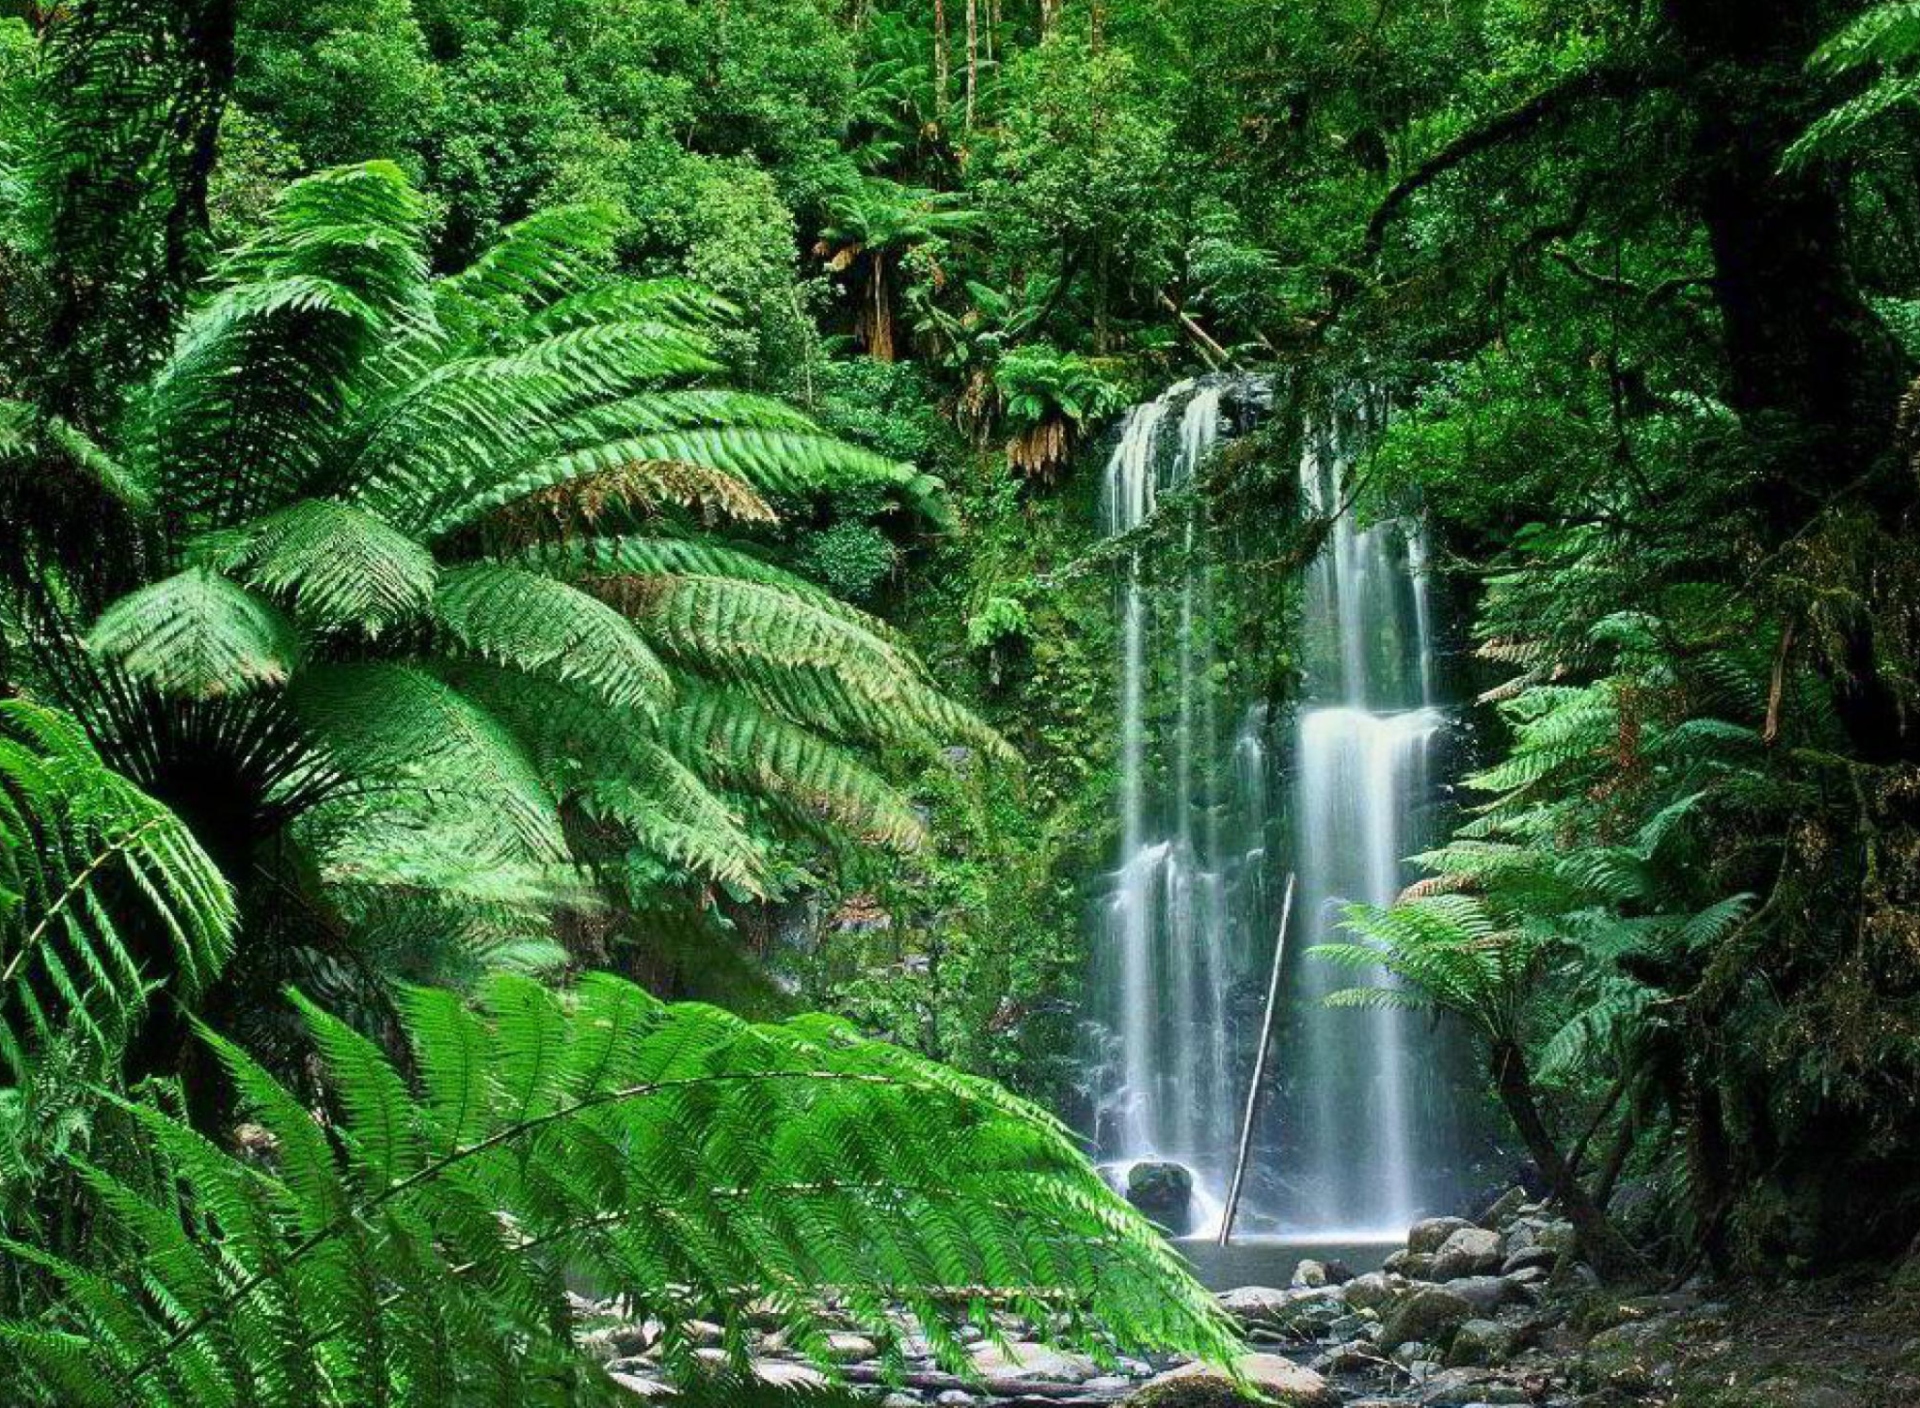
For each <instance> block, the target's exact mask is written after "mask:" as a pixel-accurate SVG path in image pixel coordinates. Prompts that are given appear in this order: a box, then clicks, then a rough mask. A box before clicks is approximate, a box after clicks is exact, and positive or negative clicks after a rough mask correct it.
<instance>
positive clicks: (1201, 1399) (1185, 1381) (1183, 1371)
mask: <svg viewBox="0 0 1920 1408" xmlns="http://www.w3.org/2000/svg"><path fill="white" fill-rule="evenodd" d="M1233 1366H1234V1368H1235V1369H1237V1370H1238V1371H1239V1373H1240V1376H1241V1377H1242V1378H1244V1379H1246V1380H1247V1382H1249V1383H1250V1384H1252V1385H1253V1386H1254V1388H1256V1389H1257V1390H1258V1391H1259V1393H1260V1395H1261V1396H1262V1397H1263V1398H1264V1399H1266V1401H1267V1402H1268V1403H1271V1404H1277V1405H1279V1408H1334V1405H1335V1404H1336V1403H1338V1402H1339V1398H1338V1395H1336V1394H1335V1393H1334V1391H1333V1388H1332V1387H1331V1385H1329V1384H1328V1383H1327V1381H1326V1380H1325V1379H1323V1378H1321V1377H1320V1376H1319V1375H1318V1374H1316V1373H1314V1371H1313V1370H1311V1369H1307V1368H1302V1367H1301V1366H1300V1365H1298V1364H1295V1363H1294V1362H1293V1361H1292V1360H1291V1359H1282V1358H1281V1357H1280V1356H1279V1355H1277V1354H1243V1355H1241V1356H1240V1357H1239V1358H1238V1359H1236V1360H1234V1362H1233ZM1123 1402H1124V1405H1125V1408H1259V1400H1257V1399H1253V1398H1248V1397H1247V1396H1246V1395H1245V1394H1242V1393H1241V1392H1239V1390H1237V1389H1236V1388H1235V1387H1234V1385H1233V1380H1232V1379H1230V1378H1228V1377H1227V1376H1226V1374H1225V1373H1223V1372H1222V1371H1220V1370H1219V1369H1217V1368H1215V1367H1214V1366H1213V1365H1211V1364H1186V1365H1182V1366H1181V1367H1180V1368H1178V1369H1169V1370H1168V1371H1167V1372H1166V1373H1164V1374H1160V1375H1158V1376H1157V1377H1155V1378H1152V1379H1149V1380H1148V1381H1147V1382H1146V1383H1145V1384H1144V1385H1142V1386H1141V1388H1140V1390H1139V1391H1138V1392H1137V1393H1135V1394H1133V1395H1132V1396H1131V1397H1129V1398H1127V1399H1125V1400H1123Z"/></svg>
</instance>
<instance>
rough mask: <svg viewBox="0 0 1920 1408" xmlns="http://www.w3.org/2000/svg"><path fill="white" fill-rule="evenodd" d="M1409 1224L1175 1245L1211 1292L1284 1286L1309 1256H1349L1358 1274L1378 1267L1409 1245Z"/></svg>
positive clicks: (1185, 1240) (1194, 1240) (1337, 1258)
mask: <svg viewBox="0 0 1920 1408" xmlns="http://www.w3.org/2000/svg"><path fill="white" fill-rule="evenodd" d="M1406 1242H1407V1233H1406V1229H1405V1228H1400V1229H1399V1230H1397V1231H1394V1232H1386V1231H1380V1232H1371V1231H1358V1232H1353V1233H1347V1234H1344V1235H1343V1234H1342V1233H1339V1232H1333V1233H1329V1234H1316V1235H1313V1236H1307V1237H1235V1238H1234V1239H1233V1241H1232V1242H1231V1243H1229V1244H1228V1245H1227V1246H1224V1247H1222V1246H1217V1245H1215V1243H1214V1240H1213V1238H1211V1237H1205V1238H1201V1237H1190V1238H1182V1239H1180V1240H1178V1241H1176V1242H1174V1244H1173V1245H1174V1249H1175V1250H1176V1251H1178V1252H1179V1253H1180V1255H1181V1256H1182V1257H1183V1258H1185V1260H1186V1262H1187V1265H1188V1266H1189V1267H1191V1268H1192V1270H1193V1274H1194V1275H1195V1276H1196V1277H1198V1278H1199V1280H1200V1284H1201V1285H1203V1286H1205V1287H1206V1288H1207V1289H1208V1290H1210V1291H1231V1290H1234V1289H1236V1288H1238V1287H1241V1286H1285V1285H1286V1284H1287V1283H1288V1282H1289V1281H1291V1280H1292V1279H1293V1273H1294V1269H1295V1268H1296V1267H1298V1266H1299V1265H1300V1263H1301V1262H1303V1261H1306V1260H1309V1259H1311V1260H1313V1261H1344V1262H1345V1263H1346V1264H1347V1266H1348V1268H1349V1269H1350V1270H1351V1271H1352V1272H1353V1273H1354V1274H1355V1275H1356V1276H1362V1275H1365V1274H1366V1273H1367V1272H1369V1271H1378V1270H1379V1269H1380V1263H1381V1262H1383V1261H1385V1260H1386V1259H1387V1258H1388V1257H1389V1256H1391V1255H1392V1254H1393V1253H1394V1252H1396V1251H1398V1250H1399V1249H1400V1248H1401V1247H1403V1246H1405V1245H1406Z"/></svg>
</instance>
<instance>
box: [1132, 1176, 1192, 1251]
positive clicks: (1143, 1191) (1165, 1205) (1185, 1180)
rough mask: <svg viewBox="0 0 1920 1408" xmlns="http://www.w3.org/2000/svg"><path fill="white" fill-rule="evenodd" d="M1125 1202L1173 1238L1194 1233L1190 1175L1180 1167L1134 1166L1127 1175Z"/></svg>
mask: <svg viewBox="0 0 1920 1408" xmlns="http://www.w3.org/2000/svg"><path fill="white" fill-rule="evenodd" d="M1127 1201H1128V1202H1130V1203H1132V1204H1133V1205H1134V1206H1135V1207H1136V1208H1138V1209H1140V1211H1141V1212H1143V1213H1145V1214H1146V1215H1147V1216H1148V1217H1150V1218H1152V1219H1153V1220H1154V1221H1155V1222H1157V1223H1159V1224H1160V1225H1161V1226H1162V1227H1164V1228H1166V1229H1167V1230H1168V1231H1169V1232H1172V1233H1173V1234H1174V1235H1175V1236H1176V1237H1184V1236H1185V1235H1187V1233H1189V1232H1191V1231H1193V1174H1192V1173H1190V1172H1189V1171H1188V1170H1187V1168H1186V1167H1185V1166H1184V1165H1182V1164H1173V1163H1155V1162H1143V1163H1137V1164H1135V1165H1134V1166H1133V1167H1132V1168H1131V1169H1130V1170H1128V1172H1127Z"/></svg>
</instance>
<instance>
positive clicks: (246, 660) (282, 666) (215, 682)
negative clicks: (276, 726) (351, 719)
mask: <svg viewBox="0 0 1920 1408" xmlns="http://www.w3.org/2000/svg"><path fill="white" fill-rule="evenodd" d="M87 644H88V647H89V648H90V649H91V650H93V652H94V653H95V654H97V655H99V656H100V657H101V658H103V659H106V660H111V661H113V662H115V663H116V664H117V665H119V667H120V668H121V669H122V670H124V671H126V673H127V674H128V675H129V676H131V677H132V678H133V679H136V680H139V681H141V682H143V683H145V684H148V685H151V686H152V687H153V688H154V689H156V690H159V691H160V692H161V693H162V694H170V695H177V696H180V697H183V698H189V699H212V698H216V697H219V696H221V695H227V694H243V693H246V692H247V691H249V690H254V689H259V688H262V687H263V686H270V685H281V684H285V683H286V681H287V680H288V678H289V677H290V676H291V675H292V673H293V671H294V668H295V666H296V664H297V663H298V661H299V658H300V640H299V636H298V633H297V632H296V631H295V630H294V627H293V623H292V622H291V621H289V620H288V619H287V617H286V616H285V615H284V614H283V613H282V612H281V611H280V609H279V608H278V607H276V606H275V605H274V604H273V603H272V602H270V601H267V600H266V599H265V598H263V597H259V596H255V595H254V594H253V593H252V592H250V591H248V590H247V589H246V588H245V587H242V586H239V585H237V584H235V583H233V582H230V581H228V580H227V579H226V578H225V577H222V576H220V575H219V574H218V573H215V572H211V571H209V570H207V569H206V568H202V567H191V568H188V569H187V570H186V571H184V572H180V573H176V574H175V575H174V576H171V577H167V578H165V579H163V580H161V581H158V582H155V583H154V584H153V585H152V586H149V587H142V588H141V589H140V590H139V591H136V592H132V593H129V594H128V595H126V596H124V597H122V598H120V600H118V601H116V602H115V603H114V604H113V605H112V606H110V607H108V608H107V610H106V611H105V612H103V613H102V614H101V617H100V619H99V620H98V621H97V622H95V623H94V626H93V630H92V631H91V632H90V633H89V634H88V637H87Z"/></svg>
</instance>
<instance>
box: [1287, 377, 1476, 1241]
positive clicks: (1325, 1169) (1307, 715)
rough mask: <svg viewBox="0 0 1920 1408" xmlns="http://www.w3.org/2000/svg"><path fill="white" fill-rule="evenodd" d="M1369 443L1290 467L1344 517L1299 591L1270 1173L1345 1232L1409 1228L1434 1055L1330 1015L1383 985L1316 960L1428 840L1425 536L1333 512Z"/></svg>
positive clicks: (1401, 1036)
mask: <svg viewBox="0 0 1920 1408" xmlns="http://www.w3.org/2000/svg"><path fill="white" fill-rule="evenodd" d="M1365 433H1366V418H1365V416H1364V414H1362V415H1360V416H1356V417H1355V418H1354V419H1353V421H1352V422H1350V423H1345V422H1342V421H1341V420H1339V419H1334V420H1332V421H1331V423H1328V422H1322V423H1320V424H1318V425H1314V426H1311V427H1310V428H1309V430H1308V432H1307V434H1306V437H1305V445H1304V446H1303V450H1302V455H1301V465H1300V485H1301V492H1302V495H1303V497H1304V499H1305V501H1306V502H1305V507H1306V509H1307V511H1308V512H1310V513H1313V514H1317V515H1328V514H1337V515H1338V516H1337V518H1336V519H1335V521H1334V524H1333V529H1332V532H1331V534H1330V541H1329V542H1328V544H1327V546H1326V548H1325V549H1324V550H1323V551H1322V553H1321V555H1320V557H1319V559H1318V560H1317V561H1316V562H1315V563H1314V564H1313V566H1312V567H1311V568H1310V569H1309V572H1308V579H1307V583H1306V602H1305V614H1304V621H1303V626H1304V631H1305V641H1304V645H1305V648H1306V649H1305V655H1306V666H1307V680H1306V703H1305V705H1304V707H1303V708H1302V710H1301V713H1300V716H1299V723H1298V738H1297V742H1296V745H1295V751H1296V758H1295V778H1294V834H1295V840H1296V846H1295V849H1296V852H1297V855H1298V861H1297V864H1298V866H1299V872H1300V889H1301V900H1302V905H1301V917H1302V923H1301V927H1300V931H1299V932H1298V933H1297V934H1296V935H1295V937H1296V939H1297V940H1299V941H1300V942H1299V945H1298V947H1297V948H1296V949H1295V953H1296V955H1297V957H1295V958H1294V959H1293V960H1292V961H1291V963H1290V965H1289V966H1290V972H1291V977H1292V980H1293V981H1292V985H1291V991H1292V993H1293V994H1294V998H1295V1000H1294V1002H1293V1003H1292V1004H1291V1005H1290V1009H1289V1010H1290V1014H1291V1020H1292V1029H1291V1030H1290V1031H1289V1032H1288V1033H1287V1034H1286V1037H1285V1041H1286V1045H1287V1047H1288V1049H1289V1050H1290V1051H1291V1052H1292V1053H1293V1059H1294V1060H1295V1062H1296V1063H1297V1070H1296V1076H1297V1079H1296V1080H1295V1081H1294V1082H1293V1083H1292V1084H1291V1085H1290V1087H1289V1091H1288V1095H1289V1098H1288V1099H1287V1100H1286V1101H1285V1102H1284V1105H1283V1109H1282V1116H1281V1117H1282V1123H1283V1130H1282V1134H1281V1142H1280V1165H1281V1168H1282V1172H1283V1181H1284V1185H1285V1187H1286V1189H1287V1192H1288V1195H1289V1200H1290V1201H1291V1202H1292V1204H1293V1206H1292V1207H1290V1208H1289V1209H1287V1212H1286V1220H1287V1221H1288V1222H1290V1223H1295V1224H1297V1225H1302V1226H1305V1227H1309V1228H1313V1229H1317V1230H1321V1231H1326V1232H1338V1233H1341V1234H1354V1233H1360V1234H1364V1233H1368V1232H1373V1231H1387V1230H1395V1229H1399V1228H1403V1227H1405V1226H1406V1225H1407V1223H1408V1222H1409V1221H1411V1220H1412V1219H1413V1218H1414V1217H1416V1216H1417V1215H1418V1214H1419V1213H1420V1211H1421V1203H1422V1198H1421V1193H1420V1190H1421V1187H1422V1185H1423V1183H1426V1184H1429V1185H1430V1184H1431V1180H1432V1177H1433V1175H1434V1174H1435V1173H1436V1172H1437V1170H1436V1169H1434V1168H1433V1166H1432V1164H1433V1159H1432V1155H1431V1146H1432V1144H1433V1139H1432V1137H1431V1136H1432V1134H1433V1131H1432V1129H1431V1128H1430V1126H1431V1123H1432V1121H1431V1118H1430V1116H1429V1113H1428V1111H1427V1110H1426V1109H1425V1108H1424V1107H1425V1105H1426V1103H1427V1102H1425V1101H1423V1100H1421V1099H1420V1098H1419V1097H1418V1095H1417V1093H1416V1092H1417V1089H1418V1087H1419V1084H1420V1082H1419V1080H1418V1075H1419V1072H1418V1071H1417V1070H1416V1062H1421V1063H1428V1064H1430V1059H1431V1056H1432V1055H1433V1053H1432V1052H1431V1051H1430V1050H1428V1051H1421V1050H1417V1049H1416V1048H1417V1047H1419V1046H1420V1045H1421V1044H1422V1040H1423V1032H1424V1030H1425V1028H1424V1026H1423V1024H1421V1023H1420V1022H1418V1021H1417V1020H1415V1019H1414V1018H1413V1016H1412V1014H1409V1013H1406V1012H1401V1011H1393V1010H1377V1011H1358V1010H1351V1009H1346V1010H1328V1009H1327V1008H1326V1007H1325V1005H1324V999H1325V998H1326V996H1327V995H1328V994H1329V993H1331V992H1333V991H1335V990H1337V989H1339V988H1343V987H1351V986H1354V985H1355V984H1356V983H1357V982H1378V981H1382V979H1379V978H1374V977H1371V976H1369V975H1365V974H1362V975H1359V976H1356V975H1355V974H1353V973H1352V972H1350V971H1348V970H1345V969H1340V968H1336V967H1333V966H1332V965H1329V964H1327V963H1326V962H1324V961H1323V960H1319V959H1316V958H1314V957H1313V956H1312V955H1311V954H1310V953H1309V952H1308V950H1309V949H1311V947H1312V946H1313V945H1314V944H1317V943H1324V942H1329V941H1338V940H1343V939H1345V938H1347V937H1348V936H1347V935H1346V934H1345V933H1344V932H1343V931H1342V929H1341V927H1340V925H1341V922H1342V911H1343V910H1344V908H1345V906H1347V905H1348V904H1351V903H1355V902H1364V903H1369V904H1388V903H1391V902H1392V900H1393V899H1394V897H1395V896H1396V895H1397V894H1398V893H1399V892H1400V889H1401V886H1402V884H1403V881H1404V874H1405V872H1404V867H1403V858H1404V857H1405V856H1406V855H1407V854H1408V853H1409V852H1411V851H1414V850H1417V849H1418V848H1419V847H1420V845H1422V844H1423V843H1424V838H1423V837H1422V836H1421V835H1420V834H1419V832H1420V827H1419V816H1420V813H1421V812H1422V811H1423V810H1424V809H1425V806H1426V804H1427V801H1428V799H1429V797H1430V795H1431V778H1430V767H1429V755H1430V752H1431V750H1432V747H1433V744H1434V741H1435V739H1436V737H1437V735H1438V734H1439V731H1440V728H1441V726H1442V723H1443V718H1442V716H1441V714H1440V713H1439V711H1438V710H1437V709H1435V708H1434V706H1433V642H1432V639H1431V609H1430V606H1429V602H1428V591H1427V582H1426V575H1425V567H1426V551H1425V544H1424V542H1423V540H1422V536H1421V530H1420V527H1419V525H1418V524H1417V523H1414V522H1411V521H1406V520H1392V521H1386V522H1379V523H1375V524H1372V525H1370V526H1368V527H1366V528H1359V527H1357V526H1356V524H1355V521H1354V515H1353V513H1352V511H1351V508H1350V506H1348V505H1347V504H1345V503H1344V502H1343V495H1344V494H1345V493H1346V492H1347V490H1348V487H1349V485H1348V469H1349V468H1350V465H1351V459H1352V445H1353V442H1354V441H1356V440H1358V439H1360V438H1361V437H1363V436H1364V435H1365Z"/></svg>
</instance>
